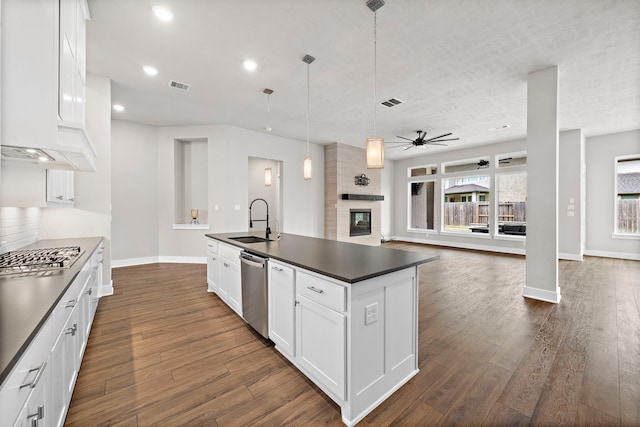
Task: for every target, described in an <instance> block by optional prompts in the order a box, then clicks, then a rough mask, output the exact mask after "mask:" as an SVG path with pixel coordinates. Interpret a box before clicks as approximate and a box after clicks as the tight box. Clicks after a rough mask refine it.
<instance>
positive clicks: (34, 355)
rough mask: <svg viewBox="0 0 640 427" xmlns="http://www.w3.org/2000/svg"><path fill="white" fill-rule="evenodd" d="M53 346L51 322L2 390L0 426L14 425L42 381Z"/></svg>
mask: <svg viewBox="0 0 640 427" xmlns="http://www.w3.org/2000/svg"><path fill="white" fill-rule="evenodd" d="M51 345H52V332H51V320H47V321H46V322H45V324H44V325H43V326H42V328H40V331H39V332H38V335H36V337H35V338H34V339H33V341H31V344H29V347H28V348H27V350H26V351H25V352H24V353H23V354H22V357H21V358H20V360H19V361H18V363H17V364H16V366H14V368H13V370H12V371H11V373H10V374H9V376H8V377H7V378H6V379H5V381H4V383H2V386H1V388H0V414H2V415H0V425H1V426H3V427H4V426H5V423H6V425H12V423H13V421H14V420H15V418H16V417H17V416H18V413H19V412H20V408H22V406H23V405H24V403H25V402H26V401H27V397H28V396H29V394H30V393H31V390H32V389H33V388H34V387H35V386H36V385H37V383H38V382H39V381H40V378H41V376H42V374H43V373H44V369H45V366H46V361H47V358H48V357H49V352H50V351H51Z"/></svg>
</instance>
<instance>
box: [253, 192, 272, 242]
mask: <svg viewBox="0 0 640 427" xmlns="http://www.w3.org/2000/svg"><path fill="white" fill-rule="evenodd" d="M258 200H262V201H263V202H264V204H265V206H266V207H267V219H252V218H251V207H252V206H253V204H254V203H255V202H257V201H258ZM253 221H256V222H258V221H266V223H267V229H266V233H265V234H266V238H267V240H269V235H270V234H271V228H270V227H269V203H267V201H266V200H265V199H253V201H252V202H251V204H250V205H249V228H253Z"/></svg>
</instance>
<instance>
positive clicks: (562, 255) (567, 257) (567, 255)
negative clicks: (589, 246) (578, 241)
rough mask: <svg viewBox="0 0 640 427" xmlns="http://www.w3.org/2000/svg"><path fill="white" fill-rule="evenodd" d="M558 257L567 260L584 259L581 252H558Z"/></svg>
mask: <svg viewBox="0 0 640 427" xmlns="http://www.w3.org/2000/svg"><path fill="white" fill-rule="evenodd" d="M558 259H564V260H567V261H583V259H582V255H581V254H570V253H566V252H558Z"/></svg>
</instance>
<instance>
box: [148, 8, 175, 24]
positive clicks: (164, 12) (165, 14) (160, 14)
mask: <svg viewBox="0 0 640 427" xmlns="http://www.w3.org/2000/svg"><path fill="white" fill-rule="evenodd" d="M152 10H153V13H154V14H155V15H156V17H157V18H158V19H159V20H161V21H164V22H169V21H171V20H172V19H173V13H172V12H171V11H170V10H169V9H167V8H166V7H164V6H160V5H155V6H153V8H152Z"/></svg>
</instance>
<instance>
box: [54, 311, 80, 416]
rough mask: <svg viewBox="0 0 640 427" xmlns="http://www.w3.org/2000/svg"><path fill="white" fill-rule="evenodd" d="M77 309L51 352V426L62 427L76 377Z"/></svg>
mask: <svg viewBox="0 0 640 427" xmlns="http://www.w3.org/2000/svg"><path fill="white" fill-rule="evenodd" d="M77 312H78V310H77V309H74V311H73V313H72V314H71V316H70V317H69V319H68V320H67V322H66V323H65V325H64V327H63V329H62V331H61V332H60V335H59V336H58V339H57V340H56V342H55V344H54V346H53V350H51V362H50V366H51V371H50V372H51V418H50V421H51V422H52V424H51V425H54V426H57V427H62V426H63V425H64V419H65V417H66V415H67V410H68V409H69V401H70V400H71V395H72V394H73V387H74V385H75V382H76V375H77V367H76V362H77V358H76V355H77V351H76V348H77V339H76V337H77V332H78V331H77V328H78V320H77Z"/></svg>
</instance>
